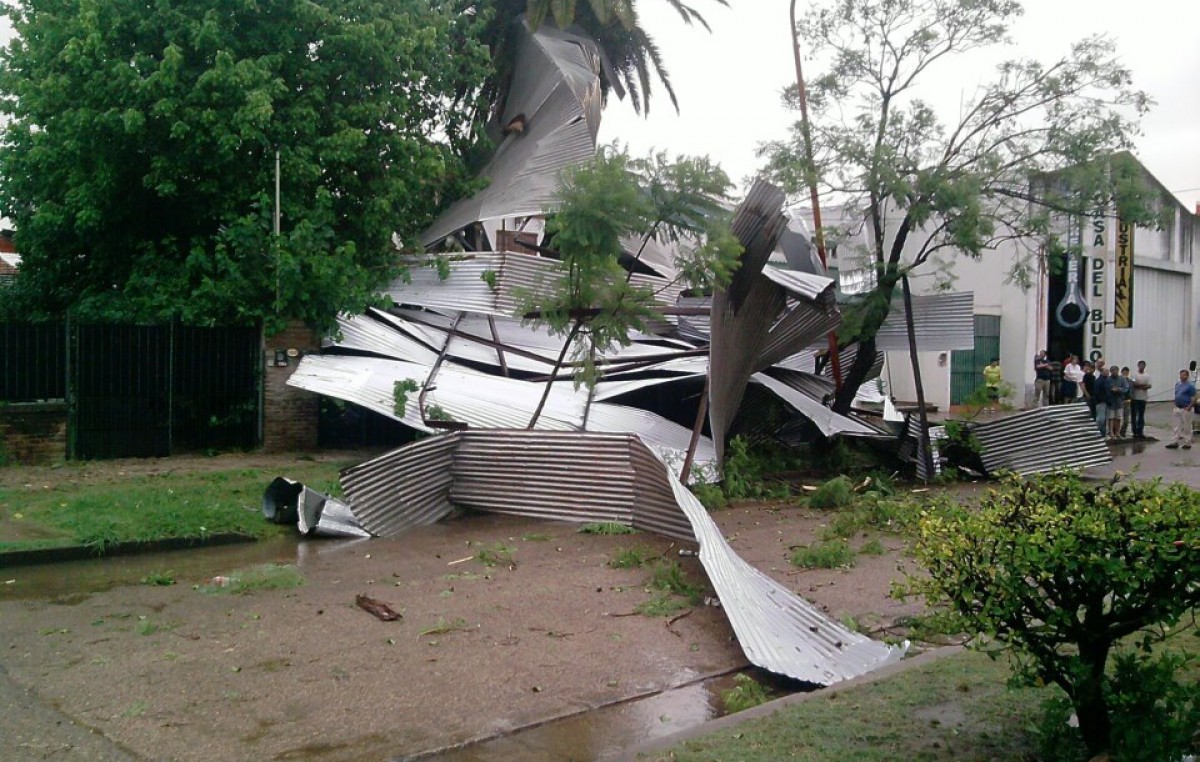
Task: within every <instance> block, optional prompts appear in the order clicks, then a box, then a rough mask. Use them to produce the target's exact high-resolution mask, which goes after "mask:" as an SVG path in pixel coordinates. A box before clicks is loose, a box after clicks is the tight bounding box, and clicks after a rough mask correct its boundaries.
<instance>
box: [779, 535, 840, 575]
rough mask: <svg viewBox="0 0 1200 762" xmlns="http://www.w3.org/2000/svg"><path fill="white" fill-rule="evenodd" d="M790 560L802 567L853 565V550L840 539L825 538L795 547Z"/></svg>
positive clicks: (831, 567)
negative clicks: (824, 539)
mask: <svg viewBox="0 0 1200 762" xmlns="http://www.w3.org/2000/svg"><path fill="white" fill-rule="evenodd" d="M790 560H791V562H792V565H793V566H799V567H800V568H802V569H841V568H844V567H848V566H854V551H853V550H851V549H850V546H849V545H848V544H846V543H845V542H844V541H842V540H826V541H824V542H815V543H813V544H812V545H806V546H804V547H801V548H797V549H796V550H795V551H794V552H793V553H792V557H791V559H790Z"/></svg>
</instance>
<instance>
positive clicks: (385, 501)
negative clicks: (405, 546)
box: [341, 434, 458, 537]
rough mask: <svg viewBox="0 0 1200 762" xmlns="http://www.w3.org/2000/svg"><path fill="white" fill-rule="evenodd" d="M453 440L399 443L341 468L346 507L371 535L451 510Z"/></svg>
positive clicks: (400, 529)
mask: <svg viewBox="0 0 1200 762" xmlns="http://www.w3.org/2000/svg"><path fill="white" fill-rule="evenodd" d="M457 446H458V440H457V439H456V438H454V437H453V436H450V435H446V434H443V435H439V436H434V437H429V438H427V439H422V440H420V441H417V442H413V443H412V444H409V445H405V446H404V447H402V448H400V449H398V450H392V451H391V452H387V453H384V454H383V455H380V456H379V457H378V458H373V459H371V460H368V461H367V462H366V463H361V464H359V465H357V466H352V467H350V468H347V469H346V470H344V471H342V474H341V483H342V491H343V492H344V493H345V495H346V498H347V499H348V500H349V502H350V506H351V510H352V511H353V512H354V515H355V516H356V517H357V518H358V520H359V521H360V522H361V523H362V525H363V526H364V527H365V528H366V529H367V530H368V531H369V532H370V533H371V534H373V535H377V536H379V537H387V536H389V535H394V534H399V533H400V532H403V531H404V530H406V529H410V528H412V527H417V526H426V525H428V524H433V523H435V522H436V521H437V520H438V519H441V518H445V517H446V516H448V515H449V514H450V512H451V511H453V510H454V505H453V503H451V502H450V485H451V483H452V482H453V475H452V474H451V471H450V467H451V464H452V463H453V462H454V450H455V448H456V447H457Z"/></svg>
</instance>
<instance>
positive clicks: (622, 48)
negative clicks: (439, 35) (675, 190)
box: [469, 0, 729, 114]
mask: <svg viewBox="0 0 1200 762" xmlns="http://www.w3.org/2000/svg"><path fill="white" fill-rule="evenodd" d="M713 1H714V2H716V3H719V4H721V5H724V6H728V4H729V3H728V0H713ZM666 2H667V4H668V5H670V6H671V7H672V8H674V9H675V10H676V11H677V12H678V13H679V15H680V17H681V18H682V19H683V20H684V21H685V22H687V23H688V24H692V23H696V24H700V25H701V26H703V27H704V28H705V29H708V28H709V26H708V22H707V20H706V19H705V18H704V16H702V15H701V14H700V13H699V12H697V11H696V10H695V9H694V8H692V7H691V5H689V4H688V3H685V2H682V0H666ZM469 4H470V5H476V4H477V3H476V2H475V0H470V1H469ZM478 5H480V6H481V7H482V9H483V10H484V11H485V12H486V13H488V14H490V16H489V21H488V24H487V27H486V28H485V30H484V32H483V35H482V37H481V39H482V40H483V42H484V43H485V44H487V45H488V47H489V48H490V49H491V51H492V53H493V55H494V56H495V61H496V69H495V74H494V76H493V77H492V78H491V79H490V80H489V82H488V84H487V86H486V87H485V94H486V96H487V97H488V99H489V100H490V102H491V103H493V104H494V105H497V106H501V107H502V105H503V103H504V97H505V94H506V92H507V86H508V79H509V76H510V75H511V72H512V59H513V57H514V56H515V54H516V45H515V40H516V38H515V36H514V35H515V31H516V28H515V26H514V25H515V24H516V23H518V21H517V19H518V18H519V17H520V15H521V14H525V16H526V18H527V19H528V21H529V25H530V27H531V28H533V29H537V28H538V27H540V26H541V25H542V24H544V23H546V22H547V21H552V22H553V23H554V24H555V25H556V26H558V27H559V28H560V29H565V28H567V27H568V26H571V25H576V26H578V27H580V28H581V29H583V30H584V31H585V32H587V33H588V34H590V35H592V37H593V38H594V39H595V40H596V43H597V44H598V45H599V46H600V49H601V51H602V52H603V54H604V56H605V59H606V61H607V64H608V66H607V67H606V68H605V71H604V72H603V76H602V77H601V80H600V85H601V88H602V89H603V92H604V95H605V97H607V95H608V93H609V92H610V90H612V91H615V92H616V93H617V96H618V97H621V98H624V97H625V95H626V93H628V94H629V96H630V102H631V103H632V104H633V108H634V110H636V111H637V112H638V113H639V114H640V113H643V112H646V113H648V112H649V110H650V93H651V87H652V84H653V80H654V79H655V78H657V79H658V81H659V82H661V83H662V86H663V89H664V90H665V91H666V93H667V96H668V97H669V98H670V99H671V105H673V106H674V107H675V109H676V110H677V111H678V110H679V101H678V100H677V99H676V97H675V90H674V88H672V87H671V78H670V76H669V74H668V73H667V67H666V64H665V62H664V61H663V57H662V54H661V53H660V52H659V49H658V45H656V44H655V42H654V38H653V37H651V36H650V34H649V33H648V32H647V31H646V30H645V28H643V27H642V25H641V23H640V21H639V19H638V13H637V8H636V7H635V4H634V2H633V0H586V2H581V1H580V0H481V1H480V2H479V3H478Z"/></svg>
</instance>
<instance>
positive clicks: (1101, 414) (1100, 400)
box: [1092, 373, 1109, 436]
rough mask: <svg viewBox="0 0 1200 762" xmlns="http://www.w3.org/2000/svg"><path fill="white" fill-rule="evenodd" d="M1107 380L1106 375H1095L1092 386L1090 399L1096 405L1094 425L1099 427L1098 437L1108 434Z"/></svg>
mask: <svg viewBox="0 0 1200 762" xmlns="http://www.w3.org/2000/svg"><path fill="white" fill-rule="evenodd" d="M1108 379H1109V376H1108V374H1107V373H1096V381H1095V383H1093V384H1092V399H1093V400H1094V401H1095V405H1096V425H1097V426H1099V427H1100V436H1105V435H1106V434H1108V431H1107V425H1106V424H1107V423H1108Z"/></svg>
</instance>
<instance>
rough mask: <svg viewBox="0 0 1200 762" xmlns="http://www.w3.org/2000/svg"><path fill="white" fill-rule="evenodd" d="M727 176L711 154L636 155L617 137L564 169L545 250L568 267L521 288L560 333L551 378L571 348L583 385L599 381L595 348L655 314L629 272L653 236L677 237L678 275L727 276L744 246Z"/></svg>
mask: <svg viewBox="0 0 1200 762" xmlns="http://www.w3.org/2000/svg"><path fill="white" fill-rule="evenodd" d="M729 187H730V182H729V178H728V177H727V176H726V175H725V173H724V172H723V171H721V169H720V168H719V167H717V166H716V165H714V164H713V163H712V162H711V161H709V160H708V159H707V158H690V157H679V158H677V159H675V160H670V159H668V158H667V156H666V154H663V153H658V154H653V155H651V156H649V157H647V158H644V159H634V158H632V157H631V156H630V155H629V154H628V153H627V152H626V151H624V150H619V149H617V148H616V147H614V146H607V147H602V148H601V149H600V151H599V152H598V153H597V155H596V158H595V159H593V160H592V161H590V162H588V163H587V164H584V165H582V166H580V167H577V168H574V169H572V170H569V171H568V172H566V173H565V174H564V177H563V183H562V187H561V188H560V189H559V192H558V194H557V200H556V203H555V205H554V207H553V208H552V209H551V210H549V216H548V220H547V224H546V232H547V234H548V244H547V247H548V250H549V253H553V254H556V255H557V256H558V258H559V259H560V261H561V262H562V264H563V268H564V271H565V272H564V275H563V277H562V278H561V279H560V280H558V281H557V282H556V283H555V284H554V285H553V286H552V287H550V288H548V289H545V290H536V291H534V292H531V293H529V294H526V295H524V298H523V299H522V304H521V309H522V312H524V313H525V314H527V315H532V316H533V317H532V322H533V323H535V324H538V325H544V326H546V327H547V328H548V329H549V330H550V331H551V332H552V333H554V334H556V335H560V336H564V337H565V339H564V341H563V347H562V351H561V352H560V353H559V356H558V360H557V362H556V364H555V366H554V371H553V373H552V374H551V381H550V382H548V383H547V385H546V394H544V395H543V397H542V402H541V404H539V405H538V408H537V411H536V412H535V413H534V416H533V419H532V420H531V421H530V424H529V425H530V427H531V428H532V427H533V425H534V424H535V423H536V422H537V419H538V417H539V416H540V414H541V410H542V406H543V405H544V404H545V401H546V396H547V395H548V394H549V390H550V383H551V382H552V381H553V379H554V376H555V375H557V373H558V371H559V369H560V368H561V367H562V365H563V363H564V360H565V359H566V356H567V353H568V351H571V350H572V349H573V350H574V354H573V356H572V360H573V362H574V367H575V368H576V373H575V380H576V383H577V384H580V383H587V384H588V385H590V386H594V385H595V383H596V382H597V381H598V379H599V376H598V371H597V368H596V364H595V360H596V356H597V354H599V353H601V352H605V351H608V350H610V349H612V348H614V347H616V346H628V345H629V343H630V338H629V334H630V332H632V331H638V330H644V329H645V327H646V321H647V320H648V319H650V318H651V317H653V316H655V315H656V314H657V310H656V309H655V301H654V293H653V291H652V290H651V289H650V288H648V287H646V286H642V285H639V284H637V283H636V282H634V281H633V280H632V269H627V268H632V267H634V266H635V265H636V260H638V259H640V257H641V255H642V253H643V251H644V250H645V247H646V245H647V244H648V243H649V242H650V241H651V240H659V241H671V242H677V243H680V244H681V245H680V251H681V253H680V256H679V258H678V259H677V265H678V266H679V279H680V281H682V283H683V284H684V285H685V286H686V287H688V288H692V289H696V290H700V291H705V290H709V289H711V288H712V287H713V286H714V285H718V284H725V283H728V281H729V278H730V276H731V275H732V274H733V271H734V269H735V268H736V267H737V258H738V256H739V255H740V253H741V245H740V244H739V243H738V241H737V239H736V238H735V237H734V235H733V233H732V232H731V231H730V229H729V212H728V211H727V209H726V207H725V205H724V203H723V202H724V201H725V199H726V194H727V193H728V191H729ZM631 237H632V238H635V239H639V240H640V241H641V244H640V247H639V248H638V251H637V252H636V254H635V255H634V257H633V258H634V261H633V262H627V263H625V264H622V262H621V257H622V253H623V250H624V249H623V245H622V239H628V238H631Z"/></svg>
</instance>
